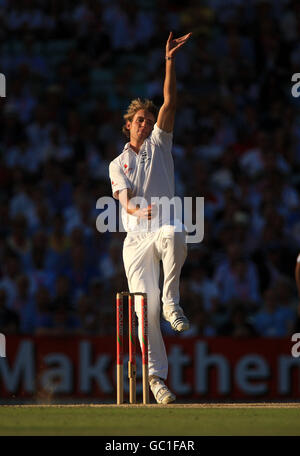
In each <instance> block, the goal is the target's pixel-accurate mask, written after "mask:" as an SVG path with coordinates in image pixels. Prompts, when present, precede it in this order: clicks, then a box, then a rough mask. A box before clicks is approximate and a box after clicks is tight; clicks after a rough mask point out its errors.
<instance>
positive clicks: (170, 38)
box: [168, 32, 173, 42]
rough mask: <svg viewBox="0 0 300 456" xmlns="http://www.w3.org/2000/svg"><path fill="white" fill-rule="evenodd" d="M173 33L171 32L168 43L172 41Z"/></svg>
mask: <svg viewBox="0 0 300 456" xmlns="http://www.w3.org/2000/svg"><path fill="white" fill-rule="evenodd" d="M172 36H173V32H170V34H169V38H168V42H169V41H171V40H172Z"/></svg>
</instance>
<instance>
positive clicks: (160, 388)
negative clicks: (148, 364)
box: [149, 375, 176, 404]
mask: <svg viewBox="0 0 300 456" xmlns="http://www.w3.org/2000/svg"><path fill="white" fill-rule="evenodd" d="M149 383H150V388H151V391H152V393H153V396H154V397H155V400H156V402H157V403H158V404H170V402H174V401H175V400H176V396H175V394H173V393H171V391H170V390H169V388H168V387H167V386H166V385H165V383H164V381H163V380H162V379H161V378H159V377H156V376H154V375H153V376H151V377H150V379H149Z"/></svg>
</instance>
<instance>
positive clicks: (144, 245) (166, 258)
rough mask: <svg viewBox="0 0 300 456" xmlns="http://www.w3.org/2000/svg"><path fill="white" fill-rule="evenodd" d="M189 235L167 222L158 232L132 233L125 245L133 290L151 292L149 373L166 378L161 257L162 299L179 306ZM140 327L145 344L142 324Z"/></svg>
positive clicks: (165, 306) (167, 304)
mask: <svg viewBox="0 0 300 456" xmlns="http://www.w3.org/2000/svg"><path fill="white" fill-rule="evenodd" d="M185 236H186V232H185V231H175V227H174V226H172V225H164V226H162V227H161V228H160V229H158V230H157V231H155V232H149V233H147V232H144V233H136V232H135V233H128V234H127V236H126V238H125V240H124V244H123V261H124V267H125V272H126V276H127V280H128V288H129V291H130V292H131V293H134V292H140V293H147V300H148V350H149V351H148V353H149V375H157V376H158V377H161V378H162V379H164V380H165V379H166V378H167V375H168V358H167V353H166V348H165V344H164V341H163V337H162V333H161V328H160V314H161V307H160V289H159V273H160V260H162V265H163V272H164V282H163V292H162V302H163V310H164V311H165V310H166V309H169V310H170V308H172V307H175V306H178V305H179V299H180V295H179V280H180V273H181V268H182V266H183V264H184V261H185V259H186V256H187V245H186V240H185ZM135 299H136V304H135V311H136V314H137V317H138V321H139V322H140V321H141V311H140V309H141V304H140V296H137V297H136V298H135ZM138 327H139V330H138V335H139V341H140V343H141V324H139V325H138Z"/></svg>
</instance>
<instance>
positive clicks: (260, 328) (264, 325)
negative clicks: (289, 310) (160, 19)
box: [253, 287, 292, 337]
mask: <svg viewBox="0 0 300 456" xmlns="http://www.w3.org/2000/svg"><path fill="white" fill-rule="evenodd" d="M283 317H285V318H283ZM253 324H254V327H255V329H256V331H257V333H258V334H259V335H260V336H263V337H287V336H289V335H290V333H291V324H292V321H291V320H290V318H286V315H285V311H283V310H282V307H281V306H280V305H279V303H278V296H277V290H276V288H275V287H273V288H269V289H268V290H266V291H265V292H264V295H263V307H262V309H261V310H260V311H258V312H257V313H256V314H255V315H254V317H253Z"/></svg>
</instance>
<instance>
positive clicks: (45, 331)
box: [32, 285, 54, 335]
mask: <svg viewBox="0 0 300 456" xmlns="http://www.w3.org/2000/svg"><path fill="white" fill-rule="evenodd" d="M34 298H35V310H34V315H33V317H32V323H33V334H36V335H50V334H52V329H53V327H54V320H53V313H52V312H51V310H50V309H51V307H52V304H51V296H50V293H49V291H48V289H47V288H46V287H45V286H43V285H40V286H39V288H38V289H37V291H36V292H35V295H34Z"/></svg>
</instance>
